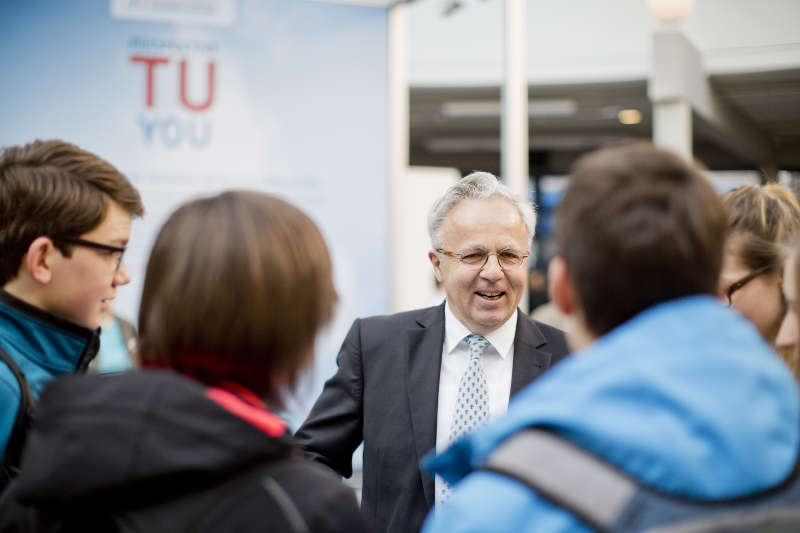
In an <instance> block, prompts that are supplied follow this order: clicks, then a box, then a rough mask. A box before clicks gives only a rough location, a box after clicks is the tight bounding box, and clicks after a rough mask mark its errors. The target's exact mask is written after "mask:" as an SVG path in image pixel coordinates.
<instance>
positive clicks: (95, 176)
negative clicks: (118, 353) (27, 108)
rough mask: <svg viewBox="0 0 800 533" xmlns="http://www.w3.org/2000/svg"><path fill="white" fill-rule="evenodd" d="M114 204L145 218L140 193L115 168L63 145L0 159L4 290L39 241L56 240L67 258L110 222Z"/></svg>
mask: <svg viewBox="0 0 800 533" xmlns="http://www.w3.org/2000/svg"><path fill="white" fill-rule="evenodd" d="M109 200H111V201H114V202H116V203H117V204H119V205H120V206H121V207H122V208H123V209H124V210H125V211H127V212H128V213H130V214H131V216H142V215H143V213H144V208H143V207H142V200H141V197H140V196H139V193H138V191H137V190H136V189H135V188H134V187H133V185H131V183H130V182H129V181H128V179H127V178H126V177H125V176H123V175H122V174H121V173H120V172H119V171H118V170H117V169H116V168H114V167H113V166H112V165H111V164H109V163H108V162H106V161H104V160H103V159H101V158H99V157H97V156H96V155H94V154H92V153H89V152H87V151H85V150H82V149H80V148H78V147H77V146H75V145H73V144H69V143H66V142H64V141H58V140H52V141H38V140H37V141H34V142H32V143H30V144H26V145H24V146H11V147H8V148H6V149H5V150H3V152H2V154H0V250H1V251H2V253H0V286H4V285H5V284H6V283H7V282H8V281H10V280H11V279H13V278H14V277H16V275H17V273H18V272H19V267H20V264H21V262H22V258H23V257H24V255H25V254H26V253H27V251H28V247H29V246H30V244H31V242H33V240H34V239H36V238H37V237H41V236H48V237H51V238H53V242H54V244H55V246H57V247H58V249H59V250H60V251H61V253H63V254H64V255H66V256H69V254H70V253H71V247H70V245H69V244H66V243H63V242H60V241H59V240H58V237H79V236H81V235H82V234H84V233H86V232H89V231H91V230H93V229H94V228H95V227H97V226H98V225H99V224H100V223H101V222H102V221H103V218H104V217H105V214H106V211H107V209H108V202H109Z"/></svg>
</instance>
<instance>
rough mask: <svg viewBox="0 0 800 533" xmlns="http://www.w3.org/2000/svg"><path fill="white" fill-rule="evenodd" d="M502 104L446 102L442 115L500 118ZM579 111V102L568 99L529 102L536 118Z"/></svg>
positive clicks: (463, 101) (571, 113)
mask: <svg viewBox="0 0 800 533" xmlns="http://www.w3.org/2000/svg"><path fill="white" fill-rule="evenodd" d="M501 110H502V108H501V104H500V102H499V101H497V100H452V101H448V102H444V103H443V104H442V107H441V112H442V115H443V116H445V117H448V118H491V117H499V116H500V112H501ZM577 111H578V102H576V101H575V100H570V99H568V98H535V99H533V100H530V101H529V102H528V114H529V115H530V116H531V117H534V118H541V117H567V116H571V115H574V114H575V113H576V112H577Z"/></svg>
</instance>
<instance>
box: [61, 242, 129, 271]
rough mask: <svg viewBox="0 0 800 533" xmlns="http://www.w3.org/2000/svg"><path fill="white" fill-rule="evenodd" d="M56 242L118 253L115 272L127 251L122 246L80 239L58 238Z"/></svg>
mask: <svg viewBox="0 0 800 533" xmlns="http://www.w3.org/2000/svg"><path fill="white" fill-rule="evenodd" d="M56 240H59V241H62V242H65V243H67V244H73V245H75V246H83V247H85V248H93V249H95V250H104V251H106V252H119V258H118V259H117V266H116V268H115V269H114V271H115V272H116V271H117V270H119V267H120V266H122V257H123V256H124V255H125V250H127V248H126V247H124V246H112V245H110V244H103V243H100V242H94V241H88V240H86V239H81V238H80V237H58V238H57V239H56Z"/></svg>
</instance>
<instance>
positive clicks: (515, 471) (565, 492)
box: [481, 428, 638, 532]
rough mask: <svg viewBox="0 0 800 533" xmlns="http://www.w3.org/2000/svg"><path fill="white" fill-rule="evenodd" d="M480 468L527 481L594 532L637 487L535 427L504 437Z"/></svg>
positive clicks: (606, 527) (609, 522)
mask: <svg viewBox="0 0 800 533" xmlns="http://www.w3.org/2000/svg"><path fill="white" fill-rule="evenodd" d="M481 469H482V470H488V471H492V472H497V473H499V474H503V475H505V476H508V477H511V478H513V479H516V480H517V481H520V482H522V483H524V484H526V485H528V486H529V487H531V488H532V489H534V490H535V491H536V492H537V493H539V494H541V495H542V496H544V497H545V498H547V499H548V500H550V501H551V502H553V503H555V504H556V505H558V506H559V507H562V508H564V509H566V510H569V511H570V512H571V513H573V514H575V515H576V516H578V517H579V518H580V519H581V520H583V521H584V522H585V523H586V524H588V525H589V526H591V527H592V528H593V529H595V530H597V531H600V532H606V531H612V530H613V528H614V525H615V524H616V523H617V520H618V519H619V518H620V516H621V514H622V513H623V512H624V511H625V509H626V508H627V506H628V504H629V503H630V501H631V500H632V498H633V497H634V496H635V495H636V493H637V488H638V486H637V484H636V483H635V482H634V481H633V480H632V479H630V478H629V477H627V476H626V475H625V474H623V473H622V472H620V471H618V470H616V469H615V468H614V467H612V466H610V465H609V464H608V463H606V462H605V461H602V460H601V459H599V458H597V457H595V456H594V455H592V454H590V453H589V452H587V451H586V450H584V449H582V448H580V447H578V446H576V445H575V444H572V443H571V442H570V441H568V440H566V439H564V438H562V437H559V436H557V435H555V434H554V433H552V432H551V431H548V430H546V429H541V428H527V429H524V430H522V431H520V432H519V433H516V434H514V435H513V436H511V437H510V438H508V439H506V440H505V441H504V442H503V443H502V444H501V445H500V446H499V447H498V448H497V449H495V450H494V451H493V452H492V453H491V454H489V456H488V457H487V459H486V462H485V463H484V464H483V465H482V466H481Z"/></svg>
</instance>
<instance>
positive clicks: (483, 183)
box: [428, 172, 536, 250]
mask: <svg viewBox="0 0 800 533" xmlns="http://www.w3.org/2000/svg"><path fill="white" fill-rule="evenodd" d="M495 196H499V197H501V198H505V199H506V200H508V201H509V202H511V204H512V205H514V207H516V208H517V211H518V212H519V215H520V217H522V222H523V223H524V224H525V228H526V229H527V230H528V241H529V242H530V240H531V239H532V238H533V231H534V228H535V226H536V213H535V212H534V209H533V206H532V205H531V204H530V203H529V202H526V201H524V200H521V199H519V198H517V197H516V196H515V195H514V193H512V192H511V189H509V188H508V187H507V186H505V185H503V184H502V183H500V182H499V181H498V180H497V178H496V177H495V176H494V175H492V174H489V173H488V172H473V173H472V174H469V175H468V176H464V177H463V178H461V179H460V180H458V182H456V184H455V185H453V186H452V187H450V188H449V189H447V192H445V193H444V196H442V197H441V198H439V199H438V200H437V201H436V202H435V203H434V204H433V207H431V210H430V212H429V213H428V235H430V238H431V246H432V247H433V249H434V250H436V249H438V248H441V244H442V243H441V235H440V234H441V231H442V226H443V225H444V222H445V220H447V215H449V214H450V211H451V210H452V209H453V208H454V207H455V206H456V204H458V203H459V202H461V201H462V200H488V199H489V198H493V197H495Z"/></svg>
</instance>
